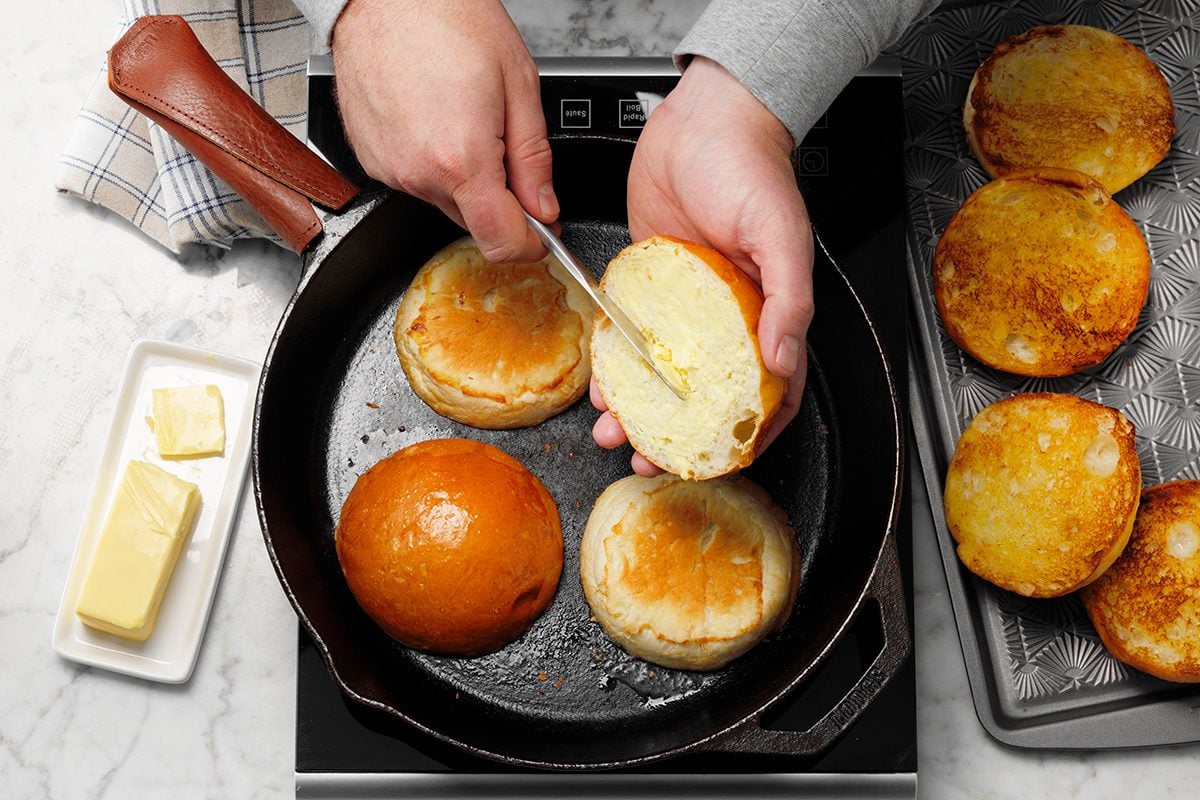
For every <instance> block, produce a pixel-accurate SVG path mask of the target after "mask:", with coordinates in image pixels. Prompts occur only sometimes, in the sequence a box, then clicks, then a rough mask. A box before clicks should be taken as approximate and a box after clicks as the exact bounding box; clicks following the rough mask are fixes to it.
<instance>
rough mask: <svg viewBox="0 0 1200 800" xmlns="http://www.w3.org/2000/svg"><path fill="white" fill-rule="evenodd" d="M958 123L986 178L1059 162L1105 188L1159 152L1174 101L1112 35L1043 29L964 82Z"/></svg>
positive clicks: (1146, 166) (1116, 185)
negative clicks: (967, 83)
mask: <svg viewBox="0 0 1200 800" xmlns="http://www.w3.org/2000/svg"><path fill="white" fill-rule="evenodd" d="M963 123H964V125H965V127H966V130H967V141H968V142H969V144H970V145H971V149H972V150H973V151H974V152H975V155H976V157H977V158H978V159H979V161H980V163H982V164H983V166H984V168H985V169H987V171H988V172H989V173H990V174H991V175H992V176H993V177H996V176H998V175H1006V174H1008V173H1009V172H1012V171H1013V170H1018V169H1025V168H1027V167H1040V166H1046V167H1066V168H1070V169H1075V170H1079V171H1080V172H1083V173H1085V174H1087V175H1090V176H1092V177H1093V178H1096V179H1097V180H1098V181H1099V182H1100V183H1101V185H1103V186H1104V188H1105V189H1106V190H1107V191H1108V192H1109V194H1114V193H1116V192H1118V191H1120V190H1121V189H1123V188H1125V187H1126V186H1128V185H1129V184H1131V183H1133V182H1134V181H1135V180H1137V179H1138V178H1140V177H1141V176H1142V175H1145V174H1146V173H1147V172H1149V171H1150V169H1151V168H1152V167H1153V166H1154V165H1155V164H1157V163H1158V162H1159V161H1161V160H1162V157H1163V156H1164V155H1166V153H1167V151H1168V150H1169V149H1170V147H1171V138H1172V137H1173V136H1174V135H1175V106H1174V104H1173V102H1172V100H1171V93H1170V91H1169V89H1168V88H1167V82H1166V80H1165V79H1164V78H1163V76H1162V73H1160V72H1159V71H1158V68H1157V67H1156V66H1155V65H1154V63H1153V62H1152V61H1150V59H1149V58H1147V57H1146V55H1145V53H1143V52H1142V51H1141V50H1139V49H1137V48H1136V47H1134V46H1133V45H1131V44H1130V43H1129V42H1127V41H1125V40H1124V39H1122V38H1121V37H1120V36H1117V35H1116V34H1113V33H1109V32H1108V31H1104V30H1100V29H1099V28H1090V27H1086V26H1083V25H1048V26H1043V27H1038V28H1033V29H1032V30H1030V31H1027V32H1026V33H1022V34H1019V35H1017V36H1012V37H1009V38H1008V39H1005V40H1004V41H1003V42H1001V43H1000V44H998V45H997V46H996V49H995V51H994V52H993V53H992V55H991V57H990V58H988V59H987V60H986V61H984V62H983V64H981V65H980V67H979V69H978V70H977V71H976V73H975V77H974V79H973V80H972V81H971V86H970V88H969V89H968V91H967V102H966V105H965V106H964V109H963Z"/></svg>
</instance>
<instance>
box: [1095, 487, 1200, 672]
mask: <svg viewBox="0 0 1200 800" xmlns="http://www.w3.org/2000/svg"><path fill="white" fill-rule="evenodd" d="M1083 600H1084V605H1085V606H1086V607H1087V610H1088V615H1089V616H1090V617H1091V618H1092V623H1093V624H1094V625H1095V626H1096V630H1097V631H1098V632H1099V633H1100V638H1101V639H1102V640H1103V641H1104V644H1105V646H1106V647H1107V648H1108V649H1109V651H1110V652H1111V653H1112V654H1113V655H1114V656H1115V657H1116V658H1118V659H1120V660H1121V661H1124V662H1125V663H1126V664H1130V665H1132V666H1134V667H1137V668H1138V669H1140V670H1143V671H1145V672H1149V673H1150V674H1151V675H1155V676H1157V677H1159V678H1163V679H1164V680H1169V681H1188V682H1200V481H1177V482H1175V483H1166V484H1162V485H1161V486H1152V487H1150V488H1149V489H1147V490H1146V491H1144V492H1143V493H1142V504H1141V507H1140V508H1139V509H1138V515H1137V522H1136V524H1135V525H1134V528H1133V536H1132V537H1131V538H1130V540H1129V546H1128V547H1127V548H1125V552H1124V553H1123V554H1122V555H1121V557H1120V558H1118V559H1117V560H1116V562H1115V563H1114V564H1113V565H1112V567H1111V568H1110V569H1109V570H1108V571H1107V572H1105V573H1104V574H1103V575H1101V576H1100V577H1099V578H1098V579H1097V580H1096V582H1095V583H1093V584H1092V585H1091V586H1088V587H1087V588H1086V589H1085V590H1084V591H1083Z"/></svg>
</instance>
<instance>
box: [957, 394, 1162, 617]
mask: <svg viewBox="0 0 1200 800" xmlns="http://www.w3.org/2000/svg"><path fill="white" fill-rule="evenodd" d="M1141 485H1142V475H1141V466H1140V464H1139V463H1138V457H1137V451H1136V450H1135V449H1134V438H1133V425H1132V424H1131V423H1130V422H1129V420H1127V419H1126V418H1125V417H1124V415H1122V414H1121V413H1120V412H1119V411H1116V410H1114V409H1111V408H1108V407H1106V406H1102V405H1100V404H1098V403H1092V402H1089V401H1087V400H1082V399H1080V398H1078V397H1074V396H1072V395H1067V394H1051V393H1049V392H1045V393H1039V394H1022V395H1017V396H1015V397H1009V398H1006V399H1004V400H1001V401H999V402H997V403H993V404H992V405H990V406H988V407H987V408H985V409H983V410H982V411H980V412H979V413H978V414H977V415H975V418H974V419H973V420H971V424H970V425H968V426H967V429H966V430H965V431H963V434H962V436H961V437H960V438H959V440H958V447H957V449H956V450H955V452H954V458H953V459H952V460H951V462H950V469H949V471H948V473H947V475H946V492H945V510H946V524H947V526H948V527H949V528H950V533H951V535H953V537H954V539H955V541H957V542H958V557H959V558H960V559H961V560H962V562H963V564H965V565H966V567H967V568H968V569H969V570H971V571H972V572H974V573H975V574H976V575H978V576H979V577H981V578H983V579H984V580H987V581H990V582H992V583H994V584H996V585H997V586H1000V587H1002V588H1005V589H1008V590H1010V591H1013V592H1016V593H1018V594H1022V595H1026V596H1028V597H1058V596H1060V595H1064V594H1067V593H1069V592H1073V591H1074V590H1076V589H1078V588H1079V587H1081V586H1084V585H1086V584H1087V583H1089V582H1091V581H1093V580H1095V579H1096V578H1097V577H1098V576H1099V575H1100V574H1101V573H1103V572H1104V570H1106V569H1107V568H1108V566H1109V565H1110V564H1112V562H1113V560H1114V559H1115V558H1116V557H1117V556H1118V555H1120V553H1121V551H1122V550H1123V549H1124V548H1125V544H1126V543H1127V542H1128V541H1129V532H1130V530H1131V529H1132V527H1133V519H1134V515H1135V513H1136V511H1137V503H1138V493H1139V491H1140V490H1141Z"/></svg>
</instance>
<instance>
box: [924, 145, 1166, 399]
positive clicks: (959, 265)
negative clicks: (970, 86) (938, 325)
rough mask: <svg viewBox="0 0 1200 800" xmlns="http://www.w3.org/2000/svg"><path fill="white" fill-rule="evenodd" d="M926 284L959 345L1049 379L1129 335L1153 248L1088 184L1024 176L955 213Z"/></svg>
mask: <svg viewBox="0 0 1200 800" xmlns="http://www.w3.org/2000/svg"><path fill="white" fill-rule="evenodd" d="M933 278H934V297H935V298H936V300H937V306H938V311H939V312H940V313H941V317H942V322H943V323H944V325H945V327H946V333H948V334H949V335H950V338H952V339H953V340H954V341H955V342H957V343H958V345H959V346H960V347H962V348H963V349H964V350H966V351H967V352H968V353H970V354H971V355H972V356H974V357H975V358H977V359H978V360H980V361H982V362H983V363H984V364H987V365H988V366H991V367H995V368H996V369H1001V370H1004V371H1006V372H1013V373H1016V374H1018V375H1033V376H1042V377H1052V376H1057V375H1067V374H1069V373H1072V372H1077V371H1079V370H1081V369H1085V368H1087V367H1090V366H1092V365H1094V364H1097V363H1099V362H1100V361H1102V360H1103V359H1104V358H1105V356H1107V355H1108V354H1109V353H1111V352H1112V351H1113V350H1115V349H1116V348H1117V346H1118V345H1120V343H1121V342H1123V341H1124V340H1125V338H1126V337H1128V336H1129V334H1130V332H1131V331H1133V328H1134V326H1135V325H1136V324H1137V319H1138V314H1139V313H1140V311H1141V309H1142V305H1143V304H1144V303H1145V301H1146V292H1147V290H1148V288H1149V286H1150V253H1149V250H1147V248H1146V242H1145V240H1144V239H1143V238H1142V235H1141V232H1140V231H1139V230H1138V228H1137V225H1135V224H1134V222H1133V220H1131V219H1130V218H1129V216H1128V215H1127V214H1126V213H1125V212H1124V211H1122V210H1121V208H1120V207H1119V206H1118V205H1117V204H1116V203H1115V202H1114V201H1113V200H1112V199H1111V198H1110V197H1109V196H1108V195H1107V194H1106V193H1105V192H1104V189H1103V188H1102V187H1101V186H1100V185H1099V184H1097V183H1096V182H1095V181H1093V180H1092V179H1091V178H1088V177H1087V176H1086V175H1083V174H1082V173H1079V172H1074V171H1071V170H1061V169H1048V168H1043V169H1033V170H1024V171H1021V172H1014V173H1012V174H1010V175H1007V176H1006V177H1003V178H998V179H996V180H994V181H992V182H991V183H988V184H986V185H984V186H982V187H980V188H979V189H977V190H976V191H975V192H973V193H972V194H971V196H970V197H968V198H967V201H966V202H965V203H963V205H962V207H961V208H959V210H958V211H957V212H955V214H954V216H953V217H952V218H951V220H950V223H949V224H948V225H947V226H946V230H945V232H944V233H943V234H942V237H941V239H940V240H939V241H938V245H937V249H936V251H935V252H934V257H933Z"/></svg>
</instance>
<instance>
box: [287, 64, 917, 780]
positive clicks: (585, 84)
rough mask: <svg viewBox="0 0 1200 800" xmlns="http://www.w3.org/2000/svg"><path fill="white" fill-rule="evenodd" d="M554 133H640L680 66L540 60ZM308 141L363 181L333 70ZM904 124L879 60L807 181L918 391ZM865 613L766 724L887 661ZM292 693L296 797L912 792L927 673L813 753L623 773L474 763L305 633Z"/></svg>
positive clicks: (898, 680)
mask: <svg viewBox="0 0 1200 800" xmlns="http://www.w3.org/2000/svg"><path fill="white" fill-rule="evenodd" d="M539 69H540V71H541V74H542V104H543V107H544V110H545V113H546V120H547V124H548V132H549V134H550V135H551V136H556V135H582V136H591V135H595V136H597V137H613V136H616V137H625V138H630V139H635V138H636V137H637V135H638V133H639V131H640V130H641V128H642V126H643V125H644V124H645V121H646V117H647V116H648V115H649V114H650V113H651V112H653V110H654V107H655V105H656V104H657V103H658V102H659V101H660V100H661V99H662V97H663V96H664V95H666V93H668V92H669V91H670V89H671V88H672V87H673V86H674V84H675V82H676V81H677V79H678V74H677V72H676V70H675V68H674V66H673V65H672V63H671V61H670V60H669V59H657V58H655V59H643V58H608V59H597V58H557V59H542V60H539ZM308 131H309V143H310V146H312V147H313V148H315V149H316V150H317V151H318V152H320V153H321V154H322V155H323V156H324V157H325V158H327V159H328V160H329V161H330V162H331V163H332V164H333V165H334V166H335V167H337V168H338V169H340V170H341V171H342V172H343V173H344V174H346V175H347V176H349V177H351V179H353V180H356V181H357V182H358V183H359V184H360V185H364V184H366V183H368V180H367V178H366V176H365V175H364V174H363V172H362V170H361V168H360V167H359V165H358V163H357V162H356V161H355V159H354V155H353V153H352V152H351V150H350V148H349V147H348V146H347V144H346V141H345V137H344V135H343V132H342V129H341V124H340V120H339V118H338V114H337V109H336V107H335V105H334V102H333V97H332V64H331V61H330V59H328V58H327V57H314V58H313V59H312V61H311V62H310V65H309V117H308ZM902 138H903V116H902V106H901V83H900V70H899V65H898V64H897V63H895V62H892V61H889V60H887V59H882V60H880V61H878V62H876V63H875V64H873V65H871V66H870V67H868V68H867V69H866V70H864V71H863V72H861V73H860V74H859V75H858V76H856V77H855V78H854V79H853V80H852V81H851V83H850V84H849V85H848V86H847V88H846V89H845V90H844V91H843V92H842V94H841V95H840V96H839V97H838V98H837V99H836V101H835V102H834V103H833V104H832V106H831V107H830V109H829V110H828V112H827V113H826V114H825V115H823V116H822V117H821V118H820V120H818V122H817V123H816V125H815V126H814V127H813V129H812V131H811V132H810V133H809V134H808V136H806V137H805V139H804V141H803V142H802V143H801V144H800V147H799V148H798V150H797V152H796V158H795V165H796V174H797V179H798V181H799V183H800V186H801V189H802V190H803V192H804V196H805V198H806V202H807V205H808V208H809V213H810V215H811V217H812V220H813V223H814V225H815V226H816V227H817V229H818V230H819V231H820V233H821V236H822V239H823V241H824V243H825V245H826V246H827V247H828V248H829V250H830V252H831V253H832V254H833V255H834V257H835V259H836V261H837V262H838V264H839V265H840V266H841V268H842V269H843V271H844V272H845V273H846V274H847V276H848V278H849V280H850V281H851V283H852V284H853V286H854V289H855V291H856V292H857V293H858V294H859V297H860V298H861V299H862V301H863V304H864V305H865V306H866V308H867V310H868V311H869V312H870V313H871V315H872V316H873V318H874V320H875V322H876V324H877V330H878V333H879V336H880V338H881V340H882V342H883V344H884V346H885V348H886V350H887V352H888V353H889V356H890V359H891V363H892V366H893V369H894V371H895V376H896V380H897V384H898V386H899V387H900V395H901V397H902V398H903V397H906V396H907V391H906V388H905V387H906V386H907V375H906V363H907V359H906V358H905V357H904V354H905V342H906V340H905V316H906V305H905V301H904V298H905V297H906V294H905V269H904V252H905V250H904V221H905V218H904V214H905V203H904V196H903V186H904V184H903V166H902V160H901V144H902ZM907 504H908V493H907V488H906V491H905V508H904V509H903V510H902V513H901V515H900V524H899V526H898V529H897V531H896V537H897V545H898V550H899V554H900V568H899V575H898V576H897V580H899V581H901V582H902V583H903V586H904V592H905V597H906V601H907V607H908V620H909V626H910V630H909V633H910V637H911V634H912V631H911V620H912V618H913V610H912V602H913V601H912V574H913V572H912V534H911V526H910V517H909V509H908V507H907ZM869 617H870V615H869V614H862V615H860V619H859V620H858V622H857V623H856V624H855V625H854V626H853V627H852V628H851V629H850V630H849V631H848V634H847V635H846V636H845V637H843V639H842V641H841V642H840V644H839V645H838V647H837V648H836V649H835V650H834V651H833V653H832V655H831V656H830V657H829V659H828V660H827V661H826V662H825V663H824V664H823V665H822V667H821V668H820V669H819V670H818V672H817V673H816V674H815V676H814V677H813V678H812V679H811V680H809V681H807V682H806V683H805V684H803V685H802V686H800V687H799V688H798V689H797V690H796V692H794V693H793V695H791V696H789V697H788V698H787V699H786V702H784V703H783V704H781V705H782V708H781V709H780V710H778V712H777V713H775V714H774V716H773V719H772V720H771V722H770V727H773V728H781V729H789V730H805V729H807V728H808V727H810V726H812V725H813V724H814V723H815V722H816V721H817V720H819V719H820V718H821V717H822V716H823V715H824V714H825V713H826V712H827V711H828V710H829V709H830V708H831V707H832V706H833V705H834V703H835V702H836V701H837V699H838V698H840V697H842V696H843V695H844V694H846V693H847V692H848V691H850V690H851V689H852V688H853V686H854V684H855V681H856V680H857V678H858V677H859V676H861V675H862V674H863V672H864V670H865V669H866V667H867V665H868V664H870V662H871V661H872V659H874V658H875V656H876V655H877V653H878V652H879V647H880V644H879V639H880V635H879V625H878V622H877V621H874V620H871V619H870V618H869ZM297 657H298V665H297V689H296V790H297V795H298V796H303V797H326V796H328V797H356V796H365V797H382V796H390V795H392V794H403V795H405V796H438V797H453V796H471V795H478V794H480V793H482V792H484V791H486V793H488V794H490V795H493V796H522V797H525V796H545V797H550V796H562V795H565V794H572V795H578V796H584V797H587V796H609V795H615V794H618V793H619V794H620V795H622V796H630V797H638V796H647V797H649V796H655V797H660V796H663V795H664V794H668V795H669V794H677V795H678V796H689V797H704V796H710V797H711V796H717V795H721V794H726V793H739V794H744V795H746V796H750V795H753V796H789V797H799V796H814V797H815V796H822V797H827V796H837V797H913V796H915V793H916V768H917V745H916V738H917V737H916V708H915V691H916V688H915V670H914V665H913V656H912V655H910V656H909V657H908V659H907V661H906V662H905V664H904V665H903V667H902V668H901V669H900V671H899V673H898V674H897V675H896V676H895V677H894V678H893V679H892V681H891V682H890V683H889V684H888V685H887V687H886V688H884V690H883V691H882V693H881V694H880V695H879V697H878V698H877V699H876V700H875V701H874V702H873V703H872V704H871V705H870V706H869V707H868V708H867V710H866V711H865V712H864V713H863V715H862V716H861V717H860V718H859V720H858V721H857V722H856V723H855V724H854V725H852V726H851V727H850V728H849V729H848V731H847V732H846V733H845V734H844V735H843V736H842V737H841V738H840V739H838V740H837V741H835V742H834V743H833V744H832V745H831V746H830V747H829V748H828V749H826V750H825V751H824V752H823V753H821V754H819V755H817V756H811V757H800V756H787V755H781V756H770V757H764V756H749V755H737V754H720V755H712V754H706V755H702V756H700V755H691V756H681V757H677V758H674V759H667V760H664V761H661V762H657V763H655V764H654V765H653V766H652V767H647V768H641V769H639V770H636V771H625V772H619V773H613V772H605V773H591V774H574V773H572V774H560V773H548V772H535V771H527V770H516V769H510V768H506V767H503V766H501V765H499V764H496V763H493V762H491V761H487V760H481V759H479V758H476V757H471V756H468V755H464V754H462V753H460V752H458V751H456V750H454V749H452V748H450V747H449V746H447V745H445V744H443V743H441V742H438V741H436V740H434V739H432V738H430V737H428V736H426V735H424V734H422V733H420V732H418V731H416V730H415V729H412V728H409V727H407V726H405V725H403V724H402V723H398V722H397V721H396V720H394V719H392V718H389V717H385V716H383V715H382V714H380V713H379V712H375V711H373V710H371V709H369V708H367V707H364V706H360V705H358V704H356V703H354V702H353V701H350V700H348V699H347V698H345V697H344V696H343V695H342V693H341V692H340V691H339V689H338V688H337V686H336V685H335V684H334V683H333V681H332V680H331V678H330V676H329V674H328V672H327V671H326V668H325V664H324V662H323V661H322V660H321V656H320V654H319V653H318V651H317V649H316V648H315V647H314V646H313V644H312V642H311V641H310V640H309V638H308V636H307V635H306V633H305V632H304V631H303V630H302V629H301V630H300V633H299V644H298V656H297Z"/></svg>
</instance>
